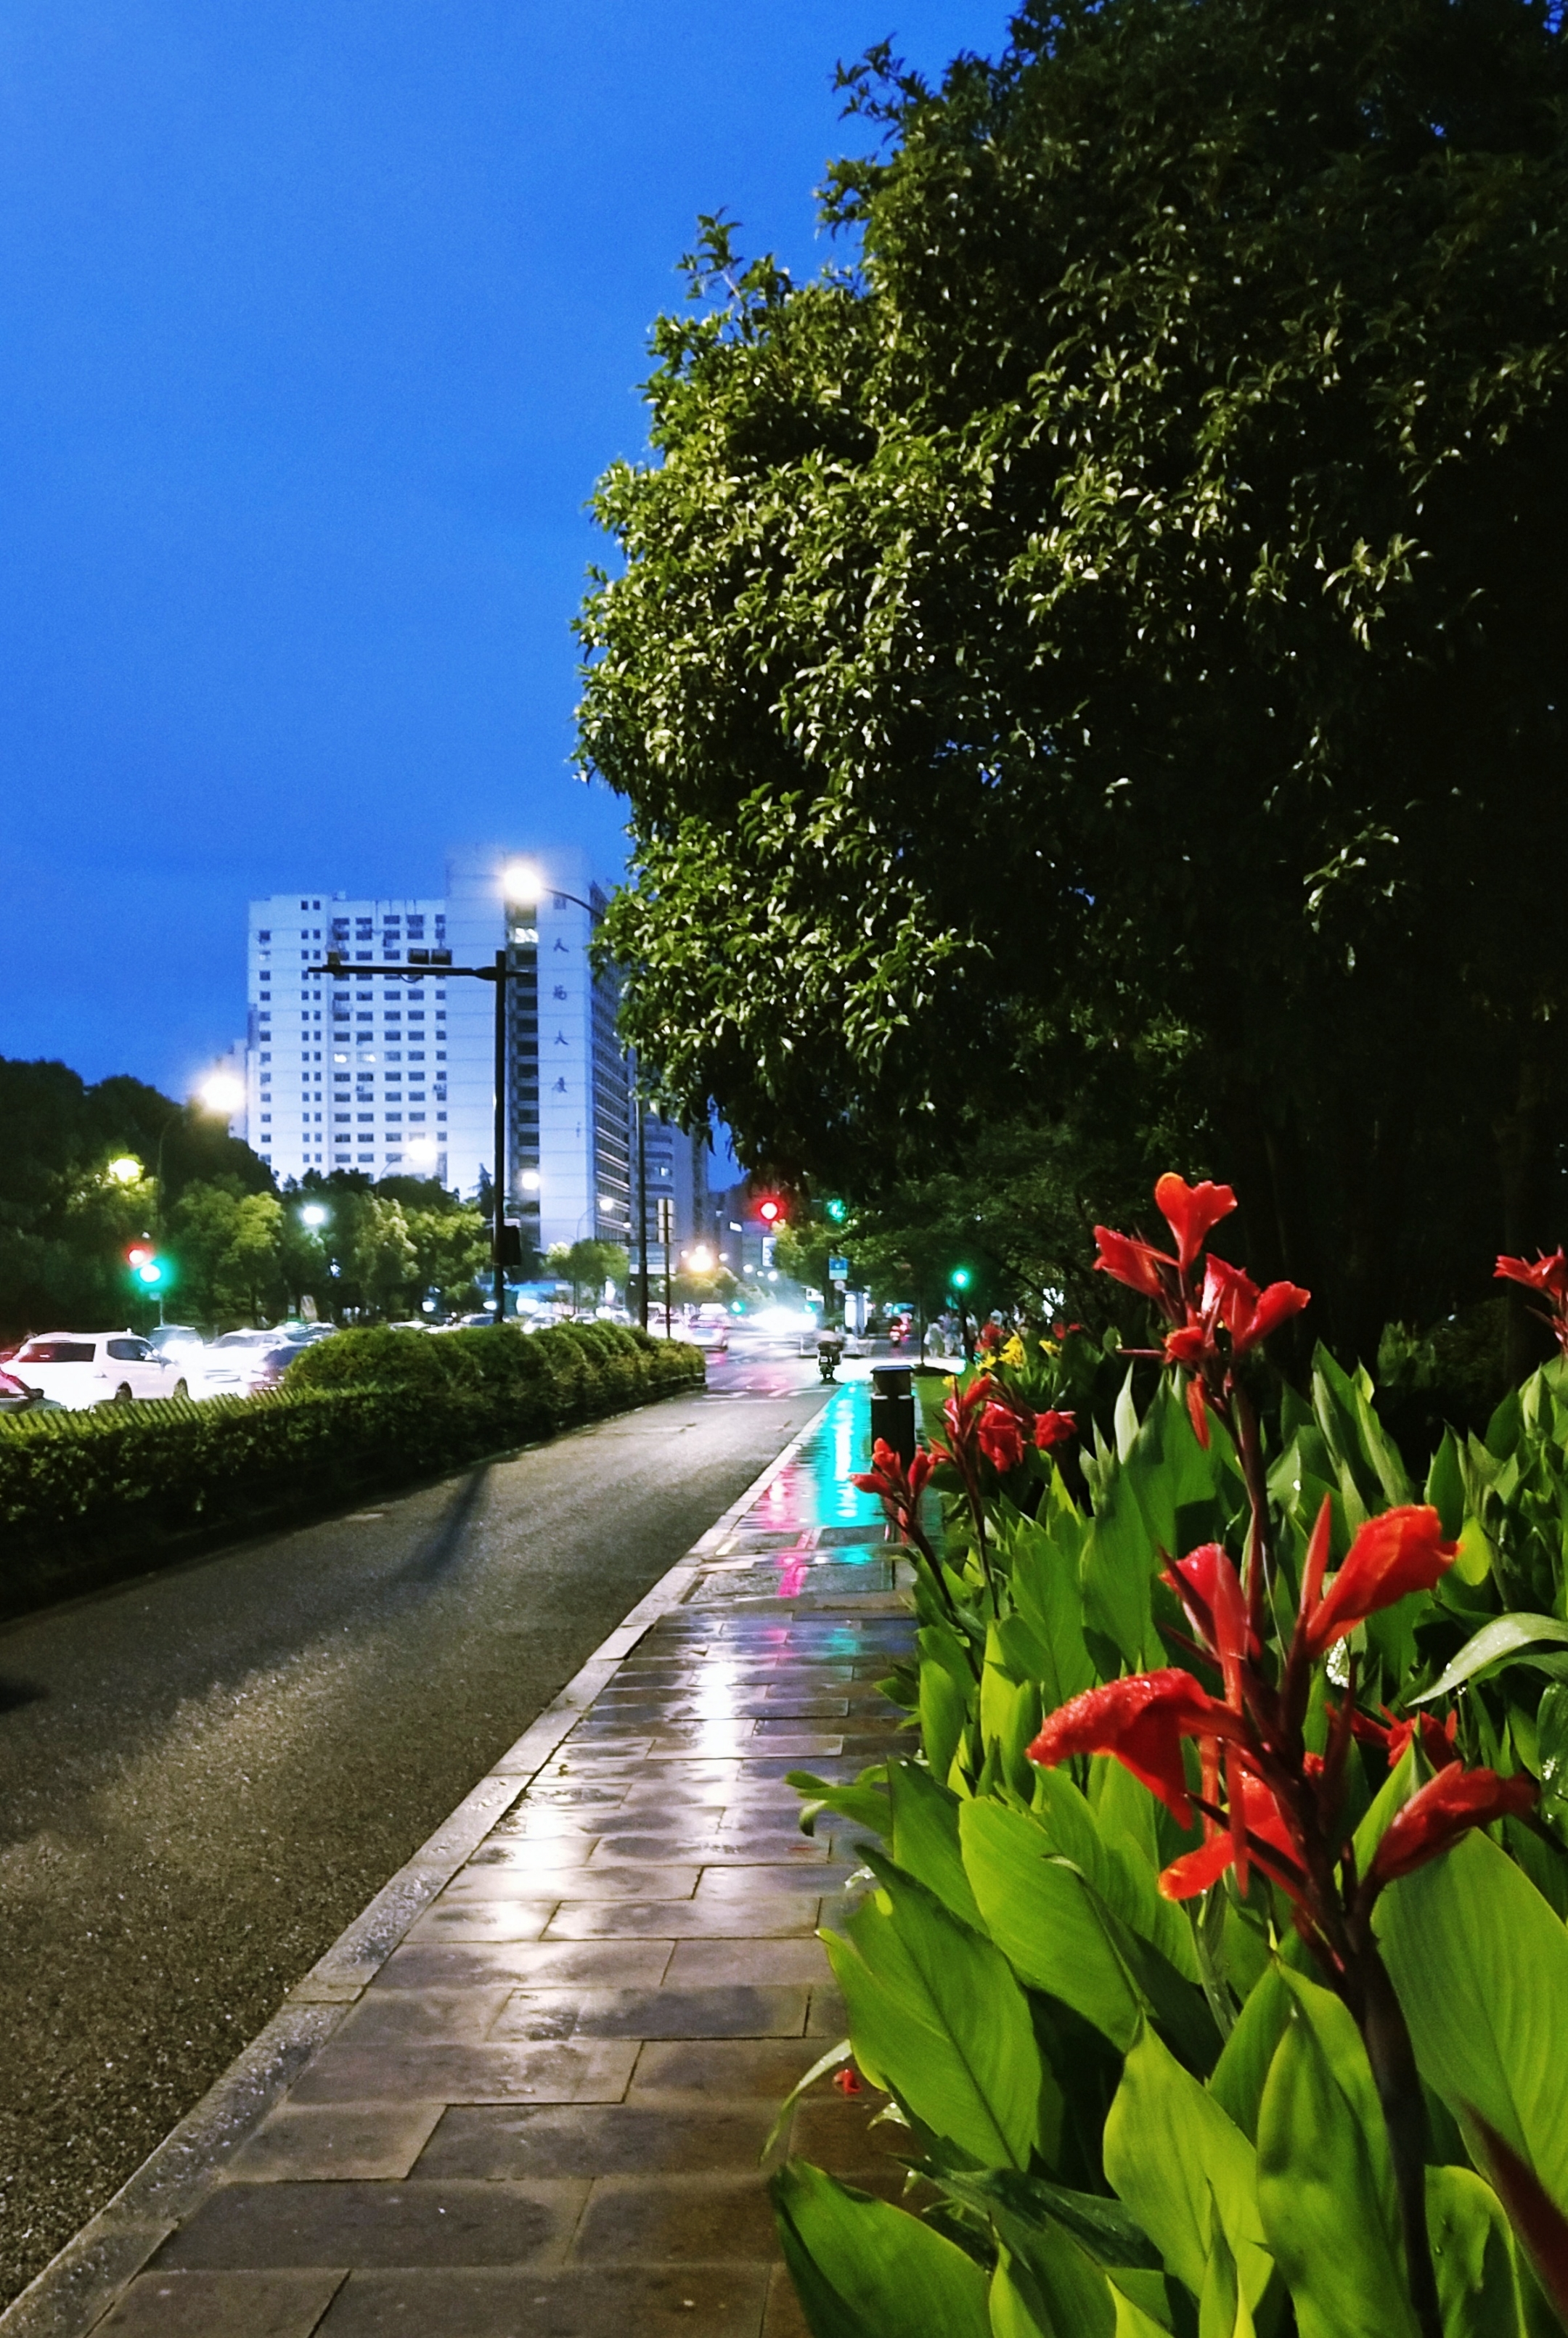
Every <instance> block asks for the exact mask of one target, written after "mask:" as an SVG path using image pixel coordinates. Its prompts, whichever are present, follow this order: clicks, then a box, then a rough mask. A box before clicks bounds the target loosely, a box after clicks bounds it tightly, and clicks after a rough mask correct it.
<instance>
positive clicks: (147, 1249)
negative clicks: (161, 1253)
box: [125, 1242, 154, 1271]
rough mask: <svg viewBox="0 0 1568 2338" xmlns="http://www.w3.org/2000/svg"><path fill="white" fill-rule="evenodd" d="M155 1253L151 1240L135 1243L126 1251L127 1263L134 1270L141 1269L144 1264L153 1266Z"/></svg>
mask: <svg viewBox="0 0 1568 2338" xmlns="http://www.w3.org/2000/svg"><path fill="white" fill-rule="evenodd" d="M153 1255H154V1252H153V1245H152V1243H150V1242H139V1243H132V1244H131V1247H130V1249H129V1250H128V1251H127V1252H125V1263H126V1265H127V1266H128V1267H130V1268H132V1269H133V1271H139V1270H140V1269H141V1268H142V1267H143V1266H151V1264H152V1263H153Z"/></svg>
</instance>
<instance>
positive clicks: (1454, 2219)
mask: <svg viewBox="0 0 1568 2338" xmlns="http://www.w3.org/2000/svg"><path fill="white" fill-rule="evenodd" d="M1426 2229H1427V2234H1428V2236H1429V2237H1430V2239H1431V2243H1432V2262H1433V2265H1434V2267H1435V2272H1436V2274H1437V2296H1438V2302H1439V2303H1440V2304H1441V2305H1442V2308H1443V2332H1444V2338H1518V2334H1519V2333H1522V2332H1523V2329H1524V2319H1523V2310H1522V2306H1521V2302H1520V2295H1519V2280H1518V2274H1517V2273H1516V2271H1515V2269H1514V2244H1513V2239H1512V2236H1511V2235H1510V2233H1509V2230H1508V2219H1507V2217H1506V2216H1505V2215H1504V2213H1503V2204H1502V2202H1501V2201H1500V2200H1499V2199H1498V2197H1497V2195H1496V2193H1495V2192H1494V2191H1493V2189H1492V2186H1490V2185H1489V2184H1484V2183H1483V2182H1482V2180H1481V2178H1480V2176H1476V2175H1475V2174H1474V2173H1473V2171H1472V2170H1471V2169H1470V2168H1468V2167H1429V2168H1428V2169H1427V2171H1426Z"/></svg>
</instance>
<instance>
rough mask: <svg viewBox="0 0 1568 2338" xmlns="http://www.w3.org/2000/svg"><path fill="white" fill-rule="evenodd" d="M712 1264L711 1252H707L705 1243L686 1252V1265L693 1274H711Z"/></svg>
mask: <svg viewBox="0 0 1568 2338" xmlns="http://www.w3.org/2000/svg"><path fill="white" fill-rule="evenodd" d="M713 1263H714V1254H713V1252H712V1251H711V1250H709V1248H708V1246H707V1244H706V1243H698V1244H697V1246H696V1248H695V1250H689V1251H687V1252H686V1264H687V1265H688V1266H689V1267H690V1268H691V1271H692V1272H693V1273H694V1274H707V1273H709V1272H711V1271H712V1268H713Z"/></svg>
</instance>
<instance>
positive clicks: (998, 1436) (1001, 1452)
mask: <svg viewBox="0 0 1568 2338" xmlns="http://www.w3.org/2000/svg"><path fill="white" fill-rule="evenodd" d="M978 1435H979V1439H980V1449H981V1452H982V1453H983V1454H984V1455H985V1458H986V1459H987V1460H988V1461H989V1462H990V1463H991V1468H992V1469H995V1470H996V1471H997V1472H998V1474H999V1475H1000V1476H1001V1477H1003V1478H1005V1477H1006V1476H1007V1473H1008V1471H1009V1470H1010V1469H1017V1468H1018V1466H1019V1463H1020V1462H1021V1460H1022V1459H1023V1457H1024V1452H1025V1450H1026V1447H1025V1441H1024V1434H1023V1423H1022V1421H1021V1420H1020V1419H1019V1417H1018V1415H1017V1413H1016V1412H1014V1411H1013V1410H1012V1409H1011V1406H1009V1405H1005V1404H988V1405H987V1406H986V1408H985V1410H984V1411H983V1412H982V1413H981V1416H980V1429H979V1431H978Z"/></svg>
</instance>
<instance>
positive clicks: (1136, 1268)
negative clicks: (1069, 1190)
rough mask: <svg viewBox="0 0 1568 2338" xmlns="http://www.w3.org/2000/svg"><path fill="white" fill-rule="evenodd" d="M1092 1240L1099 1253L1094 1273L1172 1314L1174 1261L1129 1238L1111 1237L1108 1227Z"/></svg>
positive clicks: (1102, 1227) (1174, 1275) (1174, 1279)
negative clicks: (1142, 1296) (1121, 1285)
mask: <svg viewBox="0 0 1568 2338" xmlns="http://www.w3.org/2000/svg"><path fill="white" fill-rule="evenodd" d="M1094 1239H1095V1242H1096V1243H1097V1244H1098V1246H1099V1249H1100V1256H1099V1257H1098V1258H1097V1259H1096V1260H1095V1262H1094V1264H1095V1272H1097V1273H1100V1274H1109V1275H1111V1276H1113V1277H1114V1279H1115V1280H1116V1281H1117V1282H1125V1283H1126V1285H1127V1287H1128V1289H1129V1291H1141V1292H1142V1293H1143V1295H1144V1297H1145V1298H1146V1299H1153V1300H1155V1301H1157V1302H1158V1303H1159V1305H1160V1306H1162V1307H1163V1308H1165V1309H1166V1311H1167V1312H1168V1313H1169V1311H1171V1309H1172V1308H1173V1306H1174V1304H1175V1298H1176V1273H1177V1265H1176V1261H1175V1260H1174V1259H1173V1258H1169V1257H1168V1256H1167V1255H1166V1253H1165V1252H1164V1251H1162V1250H1154V1249H1152V1248H1151V1247H1150V1245H1149V1243H1144V1242H1136V1241H1134V1239H1133V1237H1132V1236H1131V1235H1130V1234H1119V1233H1112V1232H1111V1230H1110V1228H1109V1226H1096V1228H1095V1230H1094Z"/></svg>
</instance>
